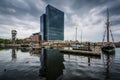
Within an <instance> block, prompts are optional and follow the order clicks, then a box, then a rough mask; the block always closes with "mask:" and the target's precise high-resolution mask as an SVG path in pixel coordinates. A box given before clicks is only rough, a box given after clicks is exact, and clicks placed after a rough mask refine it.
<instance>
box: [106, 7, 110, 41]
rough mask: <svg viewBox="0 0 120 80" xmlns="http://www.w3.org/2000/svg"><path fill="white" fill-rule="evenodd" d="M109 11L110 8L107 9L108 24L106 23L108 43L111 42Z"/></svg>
mask: <svg viewBox="0 0 120 80" xmlns="http://www.w3.org/2000/svg"><path fill="white" fill-rule="evenodd" d="M109 23H110V22H109V10H108V8H107V23H106V25H107V42H109V26H110V25H109Z"/></svg>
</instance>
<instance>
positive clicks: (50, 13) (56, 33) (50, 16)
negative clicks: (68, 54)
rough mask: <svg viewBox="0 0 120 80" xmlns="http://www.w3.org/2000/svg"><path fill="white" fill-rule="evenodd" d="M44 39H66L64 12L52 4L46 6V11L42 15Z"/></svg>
mask: <svg viewBox="0 0 120 80" xmlns="http://www.w3.org/2000/svg"><path fill="white" fill-rule="evenodd" d="M40 24H41V25H40V27H41V36H42V40H43V41H44V40H45V41H48V40H64V12H62V11H60V10H58V9H56V8H54V7H53V6H51V5H48V6H47V7H46V13H45V14H43V15H42V16H41V17H40Z"/></svg>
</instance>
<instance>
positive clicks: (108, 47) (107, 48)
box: [101, 8, 115, 53]
mask: <svg viewBox="0 0 120 80" xmlns="http://www.w3.org/2000/svg"><path fill="white" fill-rule="evenodd" d="M106 31H107V42H106V43H105V44H104V39H105V34H106ZM109 33H111V37H112V42H110V40H109V36H110V35H109ZM101 50H102V51H103V52H107V53H111V52H112V53H114V52H115V45H114V38H113V35H112V31H111V29H110V22H109V10H108V8H107V22H106V30H105V32H104V36H103V46H102V48H101Z"/></svg>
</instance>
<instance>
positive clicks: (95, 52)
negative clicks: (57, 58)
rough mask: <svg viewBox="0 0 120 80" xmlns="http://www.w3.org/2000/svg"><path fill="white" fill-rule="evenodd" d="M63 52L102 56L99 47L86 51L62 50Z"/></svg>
mask: <svg viewBox="0 0 120 80" xmlns="http://www.w3.org/2000/svg"><path fill="white" fill-rule="evenodd" d="M60 52H62V53H66V54H76V55H89V56H100V55H101V52H100V49H99V48H96V49H92V51H84V50H70V49H68V50H64V49H63V50H60Z"/></svg>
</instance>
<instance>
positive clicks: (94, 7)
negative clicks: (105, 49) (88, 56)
mask: <svg viewBox="0 0 120 80" xmlns="http://www.w3.org/2000/svg"><path fill="white" fill-rule="evenodd" d="M48 4H49V5H52V6H54V7H55V8H57V9H59V10H61V11H63V12H64V39H65V40H75V35H76V27H77V40H79V41H81V34H82V41H102V39H103V34H104V31H105V28H106V24H105V23H106V9H107V7H108V8H109V14H110V28H111V30H112V33H113V36H114V41H120V10H119V9H120V0H108V1H107V0H0V38H7V39H11V30H17V38H18V39H20V38H22V39H23V38H26V37H29V36H30V35H32V34H33V33H36V32H40V16H41V15H42V14H43V13H45V8H46V6H47V5H48Z"/></svg>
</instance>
